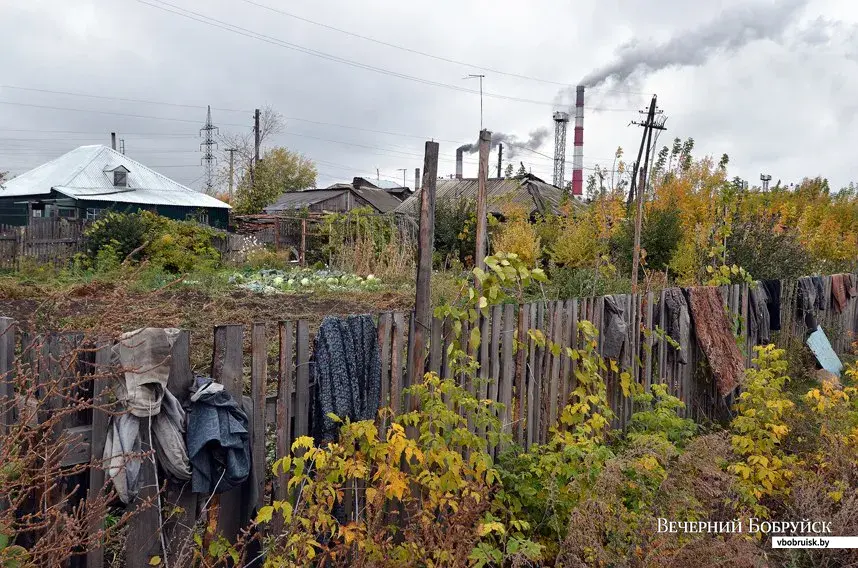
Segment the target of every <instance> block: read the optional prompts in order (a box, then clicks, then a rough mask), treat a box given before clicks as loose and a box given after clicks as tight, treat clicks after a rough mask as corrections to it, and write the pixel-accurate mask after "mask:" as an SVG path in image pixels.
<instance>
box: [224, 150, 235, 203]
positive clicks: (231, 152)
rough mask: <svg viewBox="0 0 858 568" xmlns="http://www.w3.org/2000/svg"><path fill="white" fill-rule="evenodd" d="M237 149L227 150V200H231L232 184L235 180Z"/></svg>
mask: <svg viewBox="0 0 858 568" xmlns="http://www.w3.org/2000/svg"><path fill="white" fill-rule="evenodd" d="M236 150H237V148H227V149H226V151H227V152H229V198H230V200H232V184H233V183H234V180H235V152H236Z"/></svg>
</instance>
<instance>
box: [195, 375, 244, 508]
mask: <svg viewBox="0 0 858 568" xmlns="http://www.w3.org/2000/svg"><path fill="white" fill-rule="evenodd" d="M211 385H212V386H214V388H210V389H207V390H208V392H203V393H202V394H201V395H199V396H198V397H195V398H196V400H194V401H193V402H192V405H191V411H190V416H189V419H188V438H187V441H188V455H189V456H190V459H191V468H192V472H193V473H192V476H191V490H192V491H193V492H194V493H208V494H211V493H224V492H226V491H229V490H231V489H233V488H235V487H238V486H239V485H241V484H242V483H244V481H246V480H247V478H248V476H250V467H251V462H252V460H251V454H250V433H249V431H248V424H249V421H248V418H247V414H246V413H245V412H244V410H242V409H241V408H240V407H239V405H238V403H237V402H236V401H235V400H234V399H233V398H232V396H230V394H229V393H228V392H226V391H225V390H223V389H222V388H220V389H218V388H217V387H219V386H220V385H218V384H217V383H211ZM215 385H216V386H215ZM197 394H199V393H197Z"/></svg>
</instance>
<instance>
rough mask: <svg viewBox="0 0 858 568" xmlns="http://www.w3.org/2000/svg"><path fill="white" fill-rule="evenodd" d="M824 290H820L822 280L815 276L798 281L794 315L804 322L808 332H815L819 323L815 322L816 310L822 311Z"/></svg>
mask: <svg viewBox="0 0 858 568" xmlns="http://www.w3.org/2000/svg"><path fill="white" fill-rule="evenodd" d="M824 294H825V290H824V289H822V279H821V278H819V277H817V276H813V277H811V276H804V277H802V278H799V279H798V299H797V301H796V315H797V316H798V319H800V320H802V321H804V325H805V327H807V330H808V331H809V332H811V333H812V332H814V331H816V328H817V327H819V322H817V321H816V310H817V309H822V306H824V300H823V299H822V298H821V296H824Z"/></svg>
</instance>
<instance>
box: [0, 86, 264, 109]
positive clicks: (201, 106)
mask: <svg viewBox="0 0 858 568" xmlns="http://www.w3.org/2000/svg"><path fill="white" fill-rule="evenodd" d="M0 89H14V90H16V91H32V92H35V93H47V94H51V95H67V96H70V97H86V98H89V99H100V100H105V101H122V102H126V103H142V104H147V105H165V106H173V107H179V108H194V109H204V108H207V105H188V104H181V103H169V102H164V101H150V100H146V99H132V98H127V97H108V96H105V95H92V94H89V93H73V92H71V91H54V90H51V89H37V88H34V87H19V86H17V85H0ZM211 108H212V109H213V110H219V111H222V112H252V111H250V110H247V109H234V108H220V107H211Z"/></svg>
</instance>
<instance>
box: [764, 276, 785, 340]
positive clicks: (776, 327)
mask: <svg viewBox="0 0 858 568" xmlns="http://www.w3.org/2000/svg"><path fill="white" fill-rule="evenodd" d="M760 284H762V286H763V289H764V290H765V291H766V307H767V308H768V310H769V329H770V330H771V331H780V330H781V281H780V280H763V281H762V282H760Z"/></svg>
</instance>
